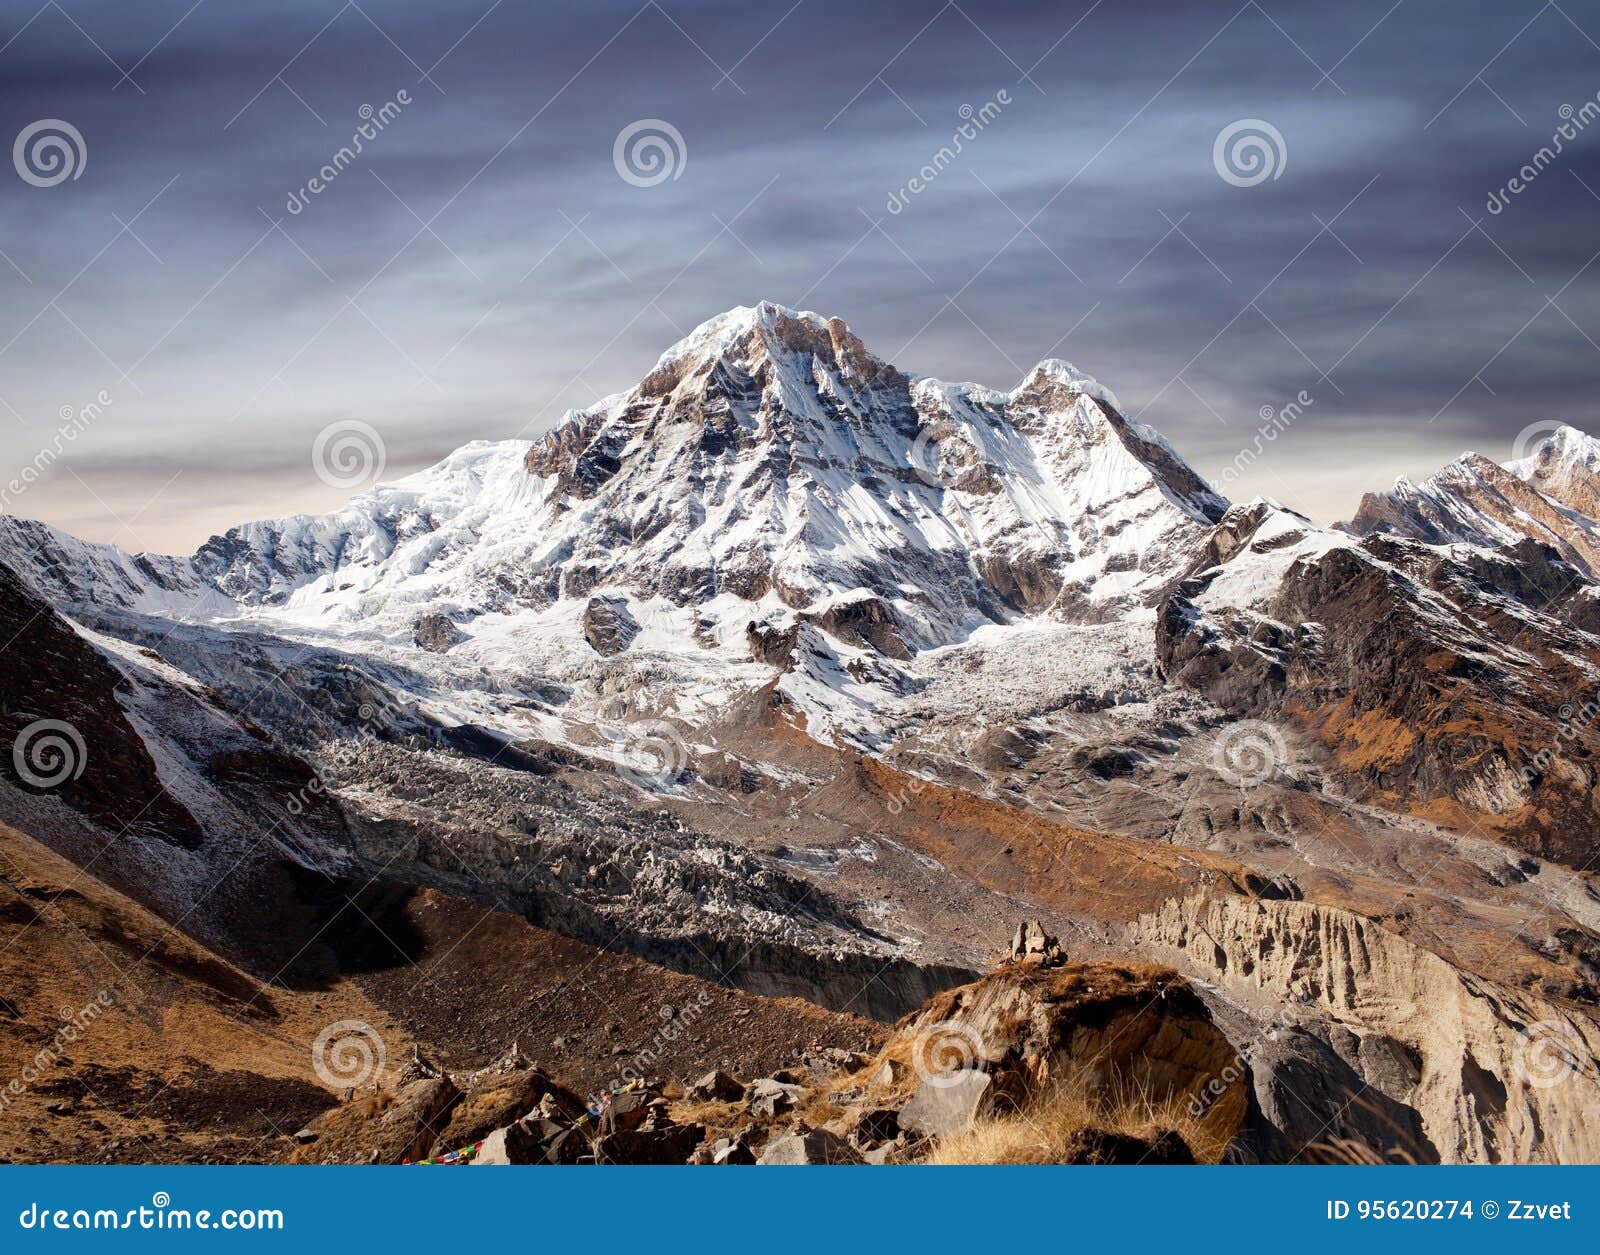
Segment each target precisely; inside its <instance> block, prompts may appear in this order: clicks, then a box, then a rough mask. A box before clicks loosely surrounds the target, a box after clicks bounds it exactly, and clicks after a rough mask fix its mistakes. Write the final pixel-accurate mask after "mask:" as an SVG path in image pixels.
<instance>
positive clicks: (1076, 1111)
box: [924, 1080, 1227, 1164]
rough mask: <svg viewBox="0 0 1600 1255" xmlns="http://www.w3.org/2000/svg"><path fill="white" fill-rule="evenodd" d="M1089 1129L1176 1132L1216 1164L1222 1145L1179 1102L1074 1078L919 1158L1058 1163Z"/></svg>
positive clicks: (1146, 1136) (1149, 1134)
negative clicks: (1098, 1088) (1100, 1089)
mask: <svg viewBox="0 0 1600 1255" xmlns="http://www.w3.org/2000/svg"><path fill="white" fill-rule="evenodd" d="M1090 1129H1097V1130H1101V1131H1103V1132H1106V1133H1113V1134H1121V1135H1123V1136H1125V1137H1132V1138H1138V1139H1140V1140H1141V1141H1148V1142H1154V1141H1155V1140H1156V1139H1157V1138H1158V1137H1160V1136H1161V1135H1162V1134H1163V1133H1176V1134H1177V1135H1178V1136H1179V1137H1181V1138H1182V1139H1183V1141H1184V1143H1185V1144H1186V1145H1187V1146H1188V1147H1189V1150H1190V1152H1191V1153H1192V1154H1193V1155H1194V1158H1195V1161H1196V1162H1197V1163H1218V1162H1220V1161H1221V1159H1222V1156H1223V1153H1224V1151H1226V1149H1227V1144H1226V1142H1219V1141H1217V1139H1216V1136H1215V1135H1214V1134H1213V1133H1211V1132H1208V1131H1207V1129H1206V1128H1205V1126H1204V1125H1203V1124H1202V1122H1201V1121H1200V1120H1198V1119H1196V1118H1195V1116H1194V1115H1193V1114H1192V1113H1191V1112H1190V1111H1189V1109H1188V1107H1187V1106H1186V1105H1185V1104H1183V1103H1181V1102H1177V1101H1173V1102H1154V1101H1152V1100H1151V1099H1150V1098H1149V1097H1148V1096H1147V1095H1145V1094H1142V1093H1135V1092H1120V1093H1107V1094H1104V1095H1099V1096H1097V1095H1096V1094H1095V1091H1094V1090H1092V1089H1091V1088H1090V1087H1089V1086H1088V1085H1086V1084H1083V1083H1082V1082H1081V1081H1078V1080H1073V1081H1061V1082H1058V1083H1056V1084H1054V1085H1052V1086H1051V1087H1050V1088H1049V1089H1048V1090H1045V1091H1044V1092H1042V1093H1041V1094H1039V1095H1038V1096H1037V1097H1036V1098H1035V1099H1034V1101H1033V1102H1031V1103H1029V1104H1028V1106H1027V1108H1026V1109H1025V1110H1023V1111H1020V1112H1008V1113H1005V1114H995V1115H990V1116H987V1117H985V1118H983V1119H980V1120H979V1121H978V1122H977V1123H976V1124H974V1125H973V1126H972V1127H971V1128H970V1129H967V1130H966V1131H965V1132H963V1133H956V1134H953V1135H951V1136H949V1137H944V1138H940V1139H939V1140H938V1141H937V1142H936V1143H935V1144H934V1147H933V1149H932V1151H931V1152H930V1153H929V1154H928V1156H927V1158H926V1160H925V1161H924V1162H926V1163H930V1164H1051V1163H1063V1162H1068V1161H1070V1160H1071V1159H1072V1158H1073V1157H1074V1152H1075V1151H1077V1150H1078V1149H1079V1147H1080V1146H1081V1143H1080V1142H1079V1140H1078V1139H1079V1135H1080V1134H1082V1133H1083V1132H1085V1131H1086V1130H1090Z"/></svg>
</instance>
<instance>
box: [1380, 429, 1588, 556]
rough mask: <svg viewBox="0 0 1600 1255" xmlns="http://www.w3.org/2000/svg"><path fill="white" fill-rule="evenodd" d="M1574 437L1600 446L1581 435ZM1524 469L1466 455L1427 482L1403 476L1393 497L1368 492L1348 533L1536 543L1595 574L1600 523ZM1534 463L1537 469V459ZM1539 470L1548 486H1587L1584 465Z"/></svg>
mask: <svg viewBox="0 0 1600 1255" xmlns="http://www.w3.org/2000/svg"><path fill="white" fill-rule="evenodd" d="M1563 431H1566V432H1572V429H1571V428H1564V429H1563ZM1572 435H1573V436H1575V437H1578V438H1579V439H1580V440H1582V441H1585V442H1587V443H1588V444H1589V445H1591V446H1592V445H1593V444H1594V442H1593V441H1589V439H1588V437H1586V436H1582V435H1581V433H1577V432H1572ZM1549 443H1553V442H1547V444H1549ZM1519 465H1520V464H1513V465H1512V466H1510V467H1502V466H1499V465H1497V464H1496V463H1494V462H1491V461H1490V460H1489V459H1488V458H1485V457H1483V456H1481V455H1479V454H1476V453H1465V454H1463V455H1462V456H1461V457H1459V458H1457V459H1456V460H1455V461H1454V462H1451V463H1450V464H1449V465H1448V466H1446V467H1444V468H1443V469H1442V470H1439V471H1438V472H1436V473H1435V474H1433V475H1430V476H1429V477H1428V478H1427V479H1425V480H1423V481H1422V482H1421V483H1420V484H1419V483H1413V482H1412V481H1411V480H1409V479H1405V478H1401V479H1399V480H1397V481H1395V486H1394V487H1393V488H1392V489H1391V490H1389V491H1388V492H1384V493H1368V494H1367V495H1366V496H1365V497H1364V498H1362V501H1361V508H1360V509H1359V510H1357V511H1356V515H1355V517H1354V518H1353V519H1352V520H1351V521H1350V523H1349V530H1350V531H1352V532H1354V533H1356V534H1357V535H1369V534H1371V533H1373V532H1395V533H1398V534H1400V535H1404V536H1410V537H1413V538H1414V539H1417V540H1421V541H1426V542H1427V543H1429V544H1470V545H1483V546H1486V547H1490V548H1493V547H1495V546H1499V545H1515V544H1517V543H1518V542H1520V541H1524V540H1536V541H1539V542H1540V543H1541V544H1546V545H1550V546H1551V547H1553V548H1554V549H1555V550H1556V551H1557V552H1558V553H1560V554H1561V556H1562V557H1564V558H1566V559H1567V560H1568V561H1569V562H1571V563H1573V564H1574V565H1576V566H1578V567H1580V568H1582V569H1583V570H1584V571H1586V572H1587V573H1589V574H1591V575H1592V574H1594V573H1595V572H1597V571H1600V523H1596V522H1595V521H1594V520H1593V519H1592V518H1589V517H1587V516H1586V515H1585V514H1583V513H1581V512H1579V511H1578V510H1575V509H1573V508H1571V507H1570V506H1568V505H1566V504H1564V502H1563V500H1562V499H1561V498H1559V497H1557V496H1554V495H1550V494H1546V493H1544V492H1542V491H1540V489H1539V488H1538V487H1535V486H1533V485H1534V481H1533V478H1532V477H1533V471H1532V470H1531V469H1530V470H1529V472H1528V473H1526V474H1525V473H1524V472H1523V471H1522V470H1519ZM1528 465H1529V467H1530V468H1531V467H1533V466H1534V465H1535V461H1534V460H1530V462H1529V463H1528ZM1539 465H1544V466H1545V467H1546V468H1547V469H1548V471H1549V472H1550V474H1549V476H1548V477H1547V478H1546V479H1545V481H1544V482H1547V483H1553V482H1554V481H1555V480H1557V479H1559V480H1560V482H1561V483H1562V484H1564V485H1567V486H1569V487H1570V486H1579V487H1582V486H1584V484H1583V480H1582V478H1581V476H1582V474H1583V472H1582V470H1581V466H1582V463H1581V462H1574V461H1571V460H1565V459H1562V458H1560V457H1555V458H1551V459H1549V460H1548V461H1547V462H1545V463H1540V464H1539ZM1595 482H1596V483H1600V479H1597V480H1596V481H1595Z"/></svg>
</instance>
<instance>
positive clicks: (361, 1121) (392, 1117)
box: [290, 1076, 461, 1164]
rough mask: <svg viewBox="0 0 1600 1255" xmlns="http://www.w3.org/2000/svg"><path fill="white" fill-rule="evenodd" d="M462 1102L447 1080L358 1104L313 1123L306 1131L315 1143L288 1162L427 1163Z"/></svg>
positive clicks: (420, 1082) (426, 1080)
mask: <svg viewBox="0 0 1600 1255" xmlns="http://www.w3.org/2000/svg"><path fill="white" fill-rule="evenodd" d="M460 1096H461V1091H460V1090H458V1089H457V1088H456V1086H455V1084H454V1083H453V1082H452V1081H451V1080H450V1078H449V1077H447V1076H438V1077H429V1078H424V1079H422V1080H416V1081H411V1082H409V1083H407V1084H404V1085H401V1086H399V1087H398V1088H397V1089H395V1090H394V1092H393V1093H388V1092H385V1093H378V1094H365V1095H362V1096H361V1097H358V1098H354V1099H352V1100H351V1101H350V1102H347V1103H343V1104H341V1105H340V1106H337V1107H334V1108H333V1109H332V1110H330V1111H327V1112H324V1113H323V1114H322V1115H320V1116H318V1117H317V1118H316V1119H315V1120H313V1121H312V1122H311V1124H310V1125H309V1126H308V1130H307V1131H308V1132H311V1133H314V1134H316V1140H315V1141H313V1142H309V1143H307V1144H305V1145H302V1146H299V1147H296V1149H295V1151H294V1153H293V1155H291V1156H290V1162H292V1163H340V1164H398V1163H406V1162H408V1161H415V1160H418V1159H423V1158H426V1157H427V1154H428V1152H429V1150H430V1149H431V1148H432V1147H433V1144H434V1143H435V1142H436V1141H437V1140H438V1139H439V1135H440V1133H442V1132H443V1131H444V1129H445V1127H446V1125H447V1124H448V1123H449V1117H450V1112H451V1109H452V1108H453V1107H454V1105H455V1103H456V1101H457V1100H458V1099H459V1098H460Z"/></svg>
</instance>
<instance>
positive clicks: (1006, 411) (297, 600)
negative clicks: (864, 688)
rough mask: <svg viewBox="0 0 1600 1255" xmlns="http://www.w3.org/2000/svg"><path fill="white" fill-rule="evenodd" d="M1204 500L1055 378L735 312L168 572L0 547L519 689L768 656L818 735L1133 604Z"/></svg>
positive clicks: (1221, 505) (693, 670)
mask: <svg viewBox="0 0 1600 1255" xmlns="http://www.w3.org/2000/svg"><path fill="white" fill-rule="evenodd" d="M1225 508H1226V503H1225V502H1224V501H1223V500H1222V499H1221V498H1220V497H1219V496H1218V495H1217V494H1216V493H1215V492H1213V491H1212V489H1211V488H1210V487H1209V486H1208V485H1207V484H1206V483H1205V482H1204V481H1203V480H1202V479H1201V478H1200V477H1199V476H1198V475H1196V474H1195V473H1194V471H1192V470H1191V469H1190V468H1189V467H1188V466H1187V465H1186V464H1185V463H1184V462H1183V460H1182V459H1181V458H1180V457H1179V456H1178V455H1177V454H1176V453H1175V452H1174V451H1173V449H1172V448H1171V446H1170V445H1168V444H1167V443H1166V442H1165V441H1164V440H1163V439H1162V438H1161V437H1160V436H1159V435H1157V434H1156V433H1155V432H1153V431H1151V430H1150V429H1148V428H1145V427H1141V426H1139V425H1137V424H1133V423H1130V422H1128V421H1127V420H1126V419H1125V418H1124V417H1123V416H1122V415H1121V414H1120V413H1119V411H1118V410H1117V408H1116V404H1115V400H1114V398H1113V397H1112V395H1111V394H1110V393H1109V392H1108V391H1107V390H1106V389H1104V388H1102V387H1101V386H1100V385H1098V384H1097V383H1096V382H1095V381H1094V380H1093V379H1091V378H1089V377H1088V376H1087V375H1084V374H1082V373H1081V372H1079V371H1077V370H1076V369H1074V368H1073V367H1072V366H1070V365H1068V364H1067V363H1065V362H1062V361H1058V360H1054V359H1052V360H1049V361H1045V362H1042V363H1040V364H1039V365H1038V366H1037V367H1036V368H1034V370H1033V371H1031V372H1030V373H1029V375H1028V377H1027V378H1026V379H1024V380H1023V381H1022V382H1021V383H1020V384H1019V385H1018V386H1017V387H1016V388H1014V389H1013V390H1011V391H1010V392H999V391H995V390H993V389H989V388H984V387H980V386H978V385H974V384H954V383H946V382H943V381H940V380H936V379H918V378H915V377H913V376H910V375H907V374H905V373H903V372H901V371H899V370H898V369H896V368H895V367H894V366H892V365H890V364H888V363H886V362H884V361H882V360H881V359H879V358H877V357H875V356H873V355H872V354H871V353H870V352H869V351H868V350H867V349H866V347H865V346H864V345H863V344H862V342H861V341H860V340H859V339H858V338H857V337H856V336H855V335H854V334H853V333H852V332H851V331H850V330H849V329H848V328H847V327H846V325H845V324H844V323H843V322H842V321H840V320H839V319H837V318H824V317H821V316H820V315H817V314H812V313H801V312H796V311H793V310H789V309H785V308H782V307H780V306H776V305H771V304H762V305H759V306H756V307H754V308H740V309H734V310H730V311H729V312H727V313H725V314H722V315H721V316H719V317H717V318H714V319H711V320H710V321H708V322H706V323H704V324H702V325H701V326H700V327H698V328H697V329H696V330H695V331H694V332H693V333H692V334H691V335H689V336H688V337H686V338H685V339H684V340H682V341H681V342H679V343H678V344H676V345H674V346H673V347H672V348H670V349H669V350H668V351H667V352H666V353H665V354H663V355H662V357H661V358H660V360H659V361H658V362H657V363H656V365H655V367H654V368H653V369H652V370H651V371H650V372H649V374H647V375H646V376H645V378H644V379H643V380H642V381H641V382H640V383H639V384H638V385H637V386H636V387H634V388H632V389H630V390H628V391H627V392H624V393H619V394H617V395H615V396H611V397H608V398H606V399H605V400H603V401H601V402H599V403H598V404H597V405H595V406H593V407H591V408H589V409H586V410H581V411H577V412H574V413H571V414H569V415H568V416H567V417H566V419H565V420H564V421H563V422H562V423H561V425H560V426H559V427H558V428H557V429H556V430H554V431H553V432H551V433H550V434H549V435H547V436H546V437H545V438H544V439H542V440H540V441H537V442H532V443H530V442H527V441H503V442H498V443H484V442H478V443H473V444H468V445H465V446H463V447H462V448H460V449H458V450H456V451H455V452H454V453H452V454H451V455H450V456H448V457H447V458H445V459H444V460H443V461H442V462H440V463H438V464H437V465H435V466H433V467H431V468H429V469H427V470H425V471H423V472H421V473H419V474H416V475H413V476H410V477H409V478H406V479H403V480H400V481H399V482H397V483H394V484H388V485H380V486H378V487H376V488H373V489H372V490H370V491H368V492H366V493H364V494H362V495H361V496H359V497H357V498H355V499H354V500H352V501H351V502H350V503H349V504H348V505H346V506H345V507H344V508H342V509H340V510H337V511H335V512H333V513H331V514H326V515H321V516H315V517H311V516H296V517H292V518H285V519H277V520H268V521H264V522H258V523H252V524H248V525H246V526H242V527H238V528H234V529H233V530H231V531H229V532H227V533H226V534H224V535H222V536H218V537H214V538H213V539H211V540H210V541H208V542H207V543H206V544H205V545H204V546H202V547H201V549H200V550H199V552H198V553H196V554H195V555H193V556H192V557H190V558H186V559H178V558H151V557H144V556H140V557H132V556H130V555H126V554H122V553H120V552H119V551H117V550H115V549H112V548H110V547H108V546H95V545H87V544H84V543H83V542H79V541H76V540H74V539H72V538H71V537H66V536H63V535H61V534H60V533H58V532H55V531H54V530H53V529H49V528H46V527H44V526H42V525H39V524H27V523H21V522H18V521H15V520H8V521H7V526H6V528H5V529H4V532H3V539H4V540H5V541H6V542H7V543H6V544H5V549H6V552H7V555H8V556H9V557H10V559H11V560H12V561H13V562H15V563H16V564H17V565H18V566H19V567H20V569H21V570H22V571H23V572H24V574H25V576H26V577H27V578H28V579H30V581H31V582H32V583H33V584H34V585H35V587H37V588H38V589H39V590H40V591H41V592H42V593H44V594H45V595H46V596H48V597H50V598H52V599H53V600H55V601H56V602H58V603H59V604H63V605H67V606H81V605H91V606H94V607H96V608H98V609H101V610H104V609H106V608H108V607H114V608H118V609H122V610H128V611H133V612H136V613H147V614H156V615H159V616H162V617H166V618H176V619H197V620H200V621H203V622H210V623H229V622H231V623H235V624H240V625H243V624H254V625H256V626H258V627H262V628H265V629H267V630H270V631H273V632H277V633H282V634H286V635H289V636H300V637H305V636H308V635H309V636H310V637H312V638H314V639H316V640H318V641H322V642H328V641H331V640H338V641H341V642H350V643H354V644H355V645H357V647H359V648H361V649H363V650H368V651H370V650H374V649H378V650H385V649H387V650H392V651H395V653H396V654H398V655H401V656H405V655H410V656H414V655H415V654H416V653H417V648H416V647H417V645H418V643H425V645H426V647H427V648H429V649H432V650H435V651H437V652H441V653H442V652H445V651H450V650H456V651H458V653H459V655H460V656H461V659H462V661H463V663H471V662H478V663H482V664H486V665H489V666H492V667H503V666H504V665H505V663H506V660H507V659H514V660H518V661H520V662H522V663H524V664H525V665H526V667H527V668H528V669H530V670H531V669H534V668H537V667H540V666H545V667H546V669H547V670H554V671H557V672H560V671H561V670H563V668H564V667H570V666H571V664H572V663H573V662H574V661H575V660H576V661H580V662H581V661H582V660H583V659H589V660H594V659H596V658H597V656H598V655H604V656H611V655H614V654H616V653H619V652H621V651H623V650H626V649H630V648H633V649H635V650H636V651H637V652H638V653H639V654H642V655H645V656H647V657H648V656H651V655H652V653H654V654H655V655H658V656H666V657H670V658H672V659H674V660H675V661H674V663H673V665H674V667H675V668H676V669H678V670H680V671H681V670H683V669H685V668H687V671H688V672H689V673H690V674H687V675H686V676H685V679H686V684H685V687H686V688H691V689H692V688H694V687H695V682H696V677H697V676H698V679H699V680H701V681H704V683H702V684H700V687H701V688H703V689H708V690H709V689H716V688H718V687H719V683H716V682H712V680H714V679H720V678H725V677H720V676H719V677H711V678H708V677H706V676H705V675H704V674H703V673H704V672H705V670H706V669H707V668H708V667H709V668H713V669H716V670H718V671H719V672H721V671H726V670H727V669H728V668H729V667H733V668H736V669H737V668H741V667H744V668H749V667H754V668H755V672H754V674H759V673H761V672H763V671H765V672H766V673H767V674H770V667H771V666H772V665H777V666H778V667H779V668H780V670H782V671H785V672H790V671H793V672H797V673H798V674H797V675H796V677H795V679H794V680H793V681H792V685H791V686H792V687H794V688H796V689H797V690H799V689H804V690H806V692H805V693H798V694H797V695H798V696H800V697H801V698H802V699H803V700H802V705H803V706H805V705H812V706H815V707H816V709H815V710H814V712H813V713H815V714H819V715H824V717H825V718H826V717H827V715H826V711H825V710H824V709H823V708H824V707H827V706H829V705H831V704H833V703H834V702H835V701H836V700H838V699H839V695H840V694H841V693H842V692H844V691H845V690H849V689H851V688H853V687H859V686H861V685H868V686H873V685H876V686H877V687H878V688H879V689H880V690H884V691H889V690H894V689H896V688H904V687H905V684H906V683H907V681H906V679H905V677H904V676H901V675H899V674H897V673H895V672H894V668H893V666H892V664H893V663H895V662H904V661H905V660H907V659H908V658H910V657H911V656H912V655H913V654H915V653H917V652H918V651H921V650H926V649H931V648H938V647H941V646H945V645H950V644H953V643H956V642H959V641H962V640H965V639H966V638H968V637H969V636H970V635H971V634H972V633H973V632H974V631H977V630H979V629H981V628H983V627H984V626H985V625H995V624H1004V623H1012V622H1016V621H1018V620H1020V619H1023V618H1027V617H1036V616H1037V617H1043V618H1045V619H1047V620H1049V621H1054V622H1101V621H1105V620H1108V619H1112V618H1117V617H1119V616H1121V615H1123V614H1125V613H1126V612H1128V611H1130V610H1134V609H1137V608H1139V607H1141V606H1145V605H1149V604H1150V603H1151V602H1152V601H1153V599H1154V598H1155V596H1156V595H1157V594H1158V593H1159V591H1160V589H1161V588H1162V587H1163V586H1164V585H1165V584H1166V583H1167V582H1168V581H1169V580H1170V579H1171V578H1172V576H1173V575H1174V574H1175V573H1176V572H1177V571H1178V570H1180V569H1181V568H1182V567H1183V565H1184V564H1185V563H1186V562H1187V561H1188V558H1189V555H1190V553H1191V551H1192V549H1193V547H1194V545H1195V543H1196V542H1197V541H1198V539H1199V538H1200V537H1202V536H1203V535H1204V534H1205V532H1206V531H1207V529H1208V528H1209V527H1210V525H1211V524H1212V523H1213V522H1214V521H1215V520H1216V519H1217V518H1219V517H1220V516H1221V514H1222V512H1223V510H1224V509H1225ZM853 700H854V699H846V705H849V704H851V702H852V701H853ZM819 703H820V704H819ZM869 704H870V703H869Z"/></svg>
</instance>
